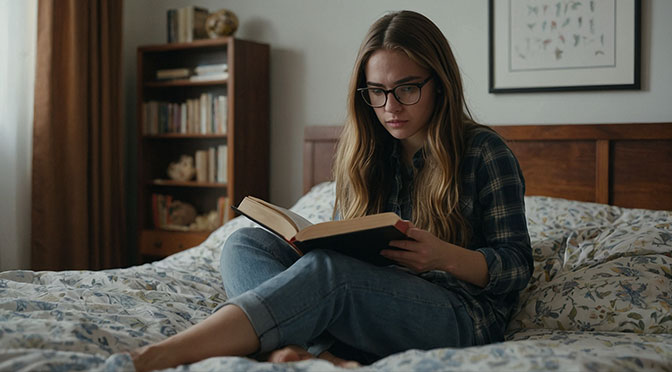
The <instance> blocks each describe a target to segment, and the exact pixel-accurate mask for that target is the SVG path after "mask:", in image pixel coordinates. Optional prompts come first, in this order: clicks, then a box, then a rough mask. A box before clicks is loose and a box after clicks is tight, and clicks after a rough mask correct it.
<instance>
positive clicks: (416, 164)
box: [392, 139, 426, 170]
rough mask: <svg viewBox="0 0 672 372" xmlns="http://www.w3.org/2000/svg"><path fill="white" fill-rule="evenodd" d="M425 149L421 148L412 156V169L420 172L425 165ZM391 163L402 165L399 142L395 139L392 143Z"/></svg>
mask: <svg viewBox="0 0 672 372" xmlns="http://www.w3.org/2000/svg"><path fill="white" fill-rule="evenodd" d="M425 153H426V150H425V147H424V146H423V147H421V148H420V149H419V150H418V151H416V152H415V154H413V168H415V169H416V170H421V169H422V167H423V166H424V165H425ZM392 161H393V162H394V163H395V164H399V165H401V164H403V163H402V162H401V141H399V140H397V139H395V140H394V141H393V142H392Z"/></svg>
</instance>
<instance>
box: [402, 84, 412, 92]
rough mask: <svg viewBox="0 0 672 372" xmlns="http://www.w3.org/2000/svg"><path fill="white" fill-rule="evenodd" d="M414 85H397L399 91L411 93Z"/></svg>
mask: <svg viewBox="0 0 672 372" xmlns="http://www.w3.org/2000/svg"><path fill="white" fill-rule="evenodd" d="M413 89H415V87H414V86H413V85H402V86H400V87H399V90H400V91H401V93H411V92H413Z"/></svg>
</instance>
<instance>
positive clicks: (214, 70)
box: [194, 63, 229, 75]
mask: <svg viewBox="0 0 672 372" xmlns="http://www.w3.org/2000/svg"><path fill="white" fill-rule="evenodd" d="M227 71H229V65H228V64H226V63H217V64H211V65H199V66H196V67H195V68H194V73H195V74H196V75H210V74H221V73H222V72H227Z"/></svg>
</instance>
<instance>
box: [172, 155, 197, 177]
mask: <svg viewBox="0 0 672 372" xmlns="http://www.w3.org/2000/svg"><path fill="white" fill-rule="evenodd" d="M167 173H168V177H170V179H171V180H174V181H189V180H191V179H192V178H194V175H195V174H196V168H195V167H194V158H193V157H191V156H189V155H182V156H181V157H180V160H179V161H178V162H173V163H170V165H168V171H167Z"/></svg>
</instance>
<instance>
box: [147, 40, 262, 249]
mask: <svg viewBox="0 0 672 372" xmlns="http://www.w3.org/2000/svg"><path fill="white" fill-rule="evenodd" d="M137 56H138V58H137V61H138V72H137V90H138V92H137V102H136V107H137V113H136V114H137V124H138V125H137V134H138V136H137V138H138V162H137V164H138V183H137V190H138V193H137V195H138V196H137V214H138V251H139V259H140V260H141V261H143V262H147V261H149V260H153V259H157V258H162V257H165V256H167V255H170V254H173V253H175V252H178V251H180V250H183V249H187V248H190V247H193V246H195V245H197V244H199V243H201V242H202V241H203V240H205V239H206V238H207V236H208V234H209V232H207V231H206V232H203V231H169V230H166V229H162V226H164V223H163V222H162V221H166V220H165V219H162V218H161V217H162V216H165V213H170V210H171V209H170V208H169V205H170V203H174V202H175V201H178V200H179V201H181V202H184V203H188V204H191V205H192V206H193V207H194V208H195V209H196V211H197V214H198V215H199V216H204V215H207V214H208V213H211V211H215V212H217V211H219V213H220V214H219V216H218V220H219V221H220V222H221V221H222V220H225V219H228V218H232V217H233V212H232V211H231V209H230V208H228V206H229V205H232V204H238V203H239V202H240V201H241V200H242V199H243V197H245V196H247V195H255V196H258V197H261V198H264V199H268V194H269V161H270V155H269V143H270V140H269V130H270V126H269V116H270V115H269V114H270V111H269V110H270V107H269V92H270V89H269V57H270V48H269V46H268V45H267V44H262V43H257V42H252V41H246V40H241V39H236V38H231V37H227V38H219V39H207V40H197V41H194V42H189V43H170V44H156V45H147V46H141V47H139V48H138V50H137ZM223 64H226V65H227V67H228V71H227V72H228V78H227V79H219V80H211V81H192V80H189V79H178V80H166V81H163V80H157V79H156V77H157V71H161V70H163V71H165V70H171V69H189V70H190V71H194V70H195V69H196V67H199V66H206V65H223ZM236 83H237V84H236ZM203 96H206V97H207V96H210V97H212V98H206V101H205V102H206V106H203V104H202V102H203ZM207 99H209V100H207ZM217 99H221V101H217ZM195 100H196V101H198V100H201V101H200V102H199V103H200V104H201V105H200V106H197V108H196V107H190V106H188V105H189V104H190V103H193V101H195ZM171 105H172V106H171ZM179 106H181V107H179ZM175 107H179V108H177V109H176V108H175ZM182 107H187V110H186V111H185V110H182ZM203 107H205V110H210V109H208V107H211V109H212V111H211V114H207V116H206V117H207V119H205V120H206V125H205V126H203V125H202V124H201V125H199V124H200V123H202V122H201V121H200V120H201V118H202V116H201V117H199V119H193V118H192V117H191V116H189V115H191V114H194V113H195V112H197V111H198V112H199V115H201V113H202V112H203V111H202V110H204V108H203ZM160 110H164V112H161V111H160ZM206 112H207V111H206ZM222 112H223V113H224V115H222V116H220V114H222ZM185 113H186V115H185ZM185 117H187V118H188V120H189V122H188V123H187V122H185V121H184V118H185ZM166 118H169V119H166ZM160 120H165V121H163V122H162V121H160ZM157 123H158V124H157ZM184 123H187V124H186V125H185V124H184ZM194 123H199V124H196V125H192V124H194ZM207 123H210V124H207ZM185 132H186V133H185ZM214 151H216V154H217V155H215V156H212V153H213V152H214ZM203 152H207V153H208V154H207V155H206V156H207V163H209V164H216V166H215V167H214V168H215V170H214V173H215V174H216V176H215V177H214V178H213V177H212V175H213V167H212V166H208V167H207V169H208V170H207V173H208V177H207V178H205V179H207V180H208V182H198V181H196V180H195V179H194V180H191V181H186V182H181V181H173V180H171V179H170V178H169V177H168V175H167V169H168V166H169V165H170V164H171V163H174V162H177V161H179V160H180V158H181V157H182V156H184V155H187V156H191V157H193V158H194V161H195V163H196V164H195V165H196V166H197V167H198V164H199V163H198V159H197V158H198V156H197V153H200V154H201V155H202V153H203ZM220 155H223V156H222V157H220ZM213 159H215V160H214V161H213ZM202 160H203V157H201V164H203V163H202ZM200 169H201V171H202V170H203V168H200ZM201 174H202V173H201ZM199 179H201V178H199ZM212 180H214V182H213V181H212ZM221 181H224V182H221ZM159 201H160V202H159ZM161 203H164V204H161ZM165 203H167V204H165ZM157 205H158V206H160V208H159V207H157ZM157 209H158V210H160V211H161V212H162V213H164V214H159V216H160V217H159V218H157V212H156V210H157Z"/></svg>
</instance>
